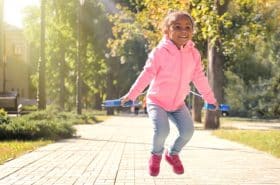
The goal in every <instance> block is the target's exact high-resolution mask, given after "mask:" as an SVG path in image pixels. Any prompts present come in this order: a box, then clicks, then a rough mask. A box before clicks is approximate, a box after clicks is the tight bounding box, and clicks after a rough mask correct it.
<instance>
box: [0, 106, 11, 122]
mask: <svg viewBox="0 0 280 185" xmlns="http://www.w3.org/2000/svg"><path fill="white" fill-rule="evenodd" d="M10 121H11V120H10V118H9V117H8V114H7V112H6V111H5V110H4V109H0V125H2V124H9V123H10Z"/></svg>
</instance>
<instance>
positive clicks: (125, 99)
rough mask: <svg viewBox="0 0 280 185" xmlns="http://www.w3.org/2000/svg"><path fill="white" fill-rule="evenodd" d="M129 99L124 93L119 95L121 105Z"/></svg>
mask: <svg viewBox="0 0 280 185" xmlns="http://www.w3.org/2000/svg"><path fill="white" fill-rule="evenodd" d="M129 100H130V99H129V98H128V95H124V96H123V97H121V106H124V104H125V103H126V102H128V101H129Z"/></svg>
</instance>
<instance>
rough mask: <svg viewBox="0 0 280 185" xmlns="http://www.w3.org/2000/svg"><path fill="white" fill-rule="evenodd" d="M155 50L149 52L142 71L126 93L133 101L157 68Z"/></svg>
mask: <svg viewBox="0 0 280 185" xmlns="http://www.w3.org/2000/svg"><path fill="white" fill-rule="evenodd" d="M156 51H157V50H156V49H154V50H153V51H152V52H151V53H150V54H149V56H148V59H147V61H146V64H145V66H144V68H143V70H142V72H141V73H140V75H139V76H138V78H137V79H136V81H135V82H134V84H133V85H132V86H131V88H130V90H129V92H128V93H127V95H128V98H129V99H130V100H133V101H134V100H135V99H136V98H137V97H138V96H139V95H140V93H141V92H142V91H143V90H144V89H145V88H146V87H147V86H148V85H149V84H150V82H151V81H152V79H153V78H154V77H155V75H156V73H157V70H158V65H157V63H158V57H156V54H157V52H156Z"/></svg>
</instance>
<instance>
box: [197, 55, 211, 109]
mask: <svg viewBox="0 0 280 185" xmlns="http://www.w3.org/2000/svg"><path fill="white" fill-rule="evenodd" d="M194 55H195V60H196V67H195V71H194V74H193V78H192V82H193V83H194V85H195V87H196V88H197V90H198V92H199V93H200V94H201V95H202V98H203V99H204V101H206V102H207V103H211V104H214V103H215V102H216V99H215V96H214V93H213V91H212V89H211V87H210V85H209V82H208V79H207V77H206V76H205V73H204V70H203V67H202V63H201V57H200V54H199V52H198V51H197V50H195V52H194Z"/></svg>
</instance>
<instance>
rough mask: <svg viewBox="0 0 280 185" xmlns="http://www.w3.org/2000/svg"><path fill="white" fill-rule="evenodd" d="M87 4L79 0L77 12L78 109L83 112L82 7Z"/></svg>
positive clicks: (78, 112)
mask: <svg viewBox="0 0 280 185" xmlns="http://www.w3.org/2000/svg"><path fill="white" fill-rule="evenodd" d="M84 4H85V0H79V3H78V13H77V61H76V109H77V110H76V111H77V114H82V91H81V90H82V89H81V82H82V81H81V40H80V35H81V29H80V25H81V21H80V19H81V17H82V16H81V8H82V6H83V5H84Z"/></svg>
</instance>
